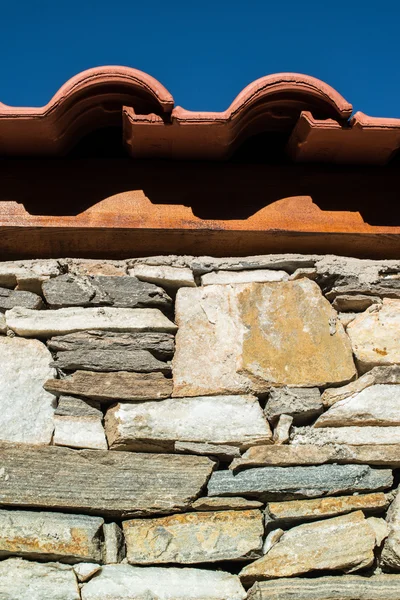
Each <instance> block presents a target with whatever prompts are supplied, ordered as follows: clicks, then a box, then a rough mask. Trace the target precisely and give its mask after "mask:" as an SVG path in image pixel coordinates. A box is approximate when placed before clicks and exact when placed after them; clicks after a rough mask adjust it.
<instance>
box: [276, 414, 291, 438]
mask: <svg viewBox="0 0 400 600" xmlns="http://www.w3.org/2000/svg"><path fill="white" fill-rule="evenodd" d="M292 423H293V417H291V416H289V415H281V416H280V417H279V421H278V423H277V424H276V427H275V429H274V435H273V442H274V444H278V445H282V444H287V443H288V442H289V436H290V428H291V426H292Z"/></svg>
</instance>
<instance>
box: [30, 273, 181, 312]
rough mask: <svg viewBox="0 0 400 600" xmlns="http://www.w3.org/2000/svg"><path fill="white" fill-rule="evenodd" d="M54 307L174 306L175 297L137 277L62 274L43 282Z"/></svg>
mask: <svg viewBox="0 0 400 600" xmlns="http://www.w3.org/2000/svg"><path fill="white" fill-rule="evenodd" d="M42 287H43V294H44V297H45V299H46V301H47V303H48V305H49V306H50V307H51V308H65V307H68V306H115V307H119V308H146V307H157V308H170V307H171V306H172V300H171V298H170V297H169V296H168V294H167V293H166V292H165V290H163V289H162V288H160V287H157V286H156V285H154V284H152V283H147V282H144V281H139V279H137V278H136V277H129V276H127V277H124V276H122V277H107V276H105V277H102V276H95V277H83V276H82V277H79V276H75V275H71V274H68V273H67V274H65V275H60V276H59V277H54V278H53V279H49V280H48V281H45V282H44V283H43V286H42Z"/></svg>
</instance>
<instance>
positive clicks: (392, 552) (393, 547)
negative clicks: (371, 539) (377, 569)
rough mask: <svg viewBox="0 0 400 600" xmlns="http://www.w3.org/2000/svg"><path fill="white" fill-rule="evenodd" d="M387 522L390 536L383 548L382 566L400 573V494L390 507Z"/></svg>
mask: <svg viewBox="0 0 400 600" xmlns="http://www.w3.org/2000/svg"><path fill="white" fill-rule="evenodd" d="M386 521H387V524H388V527H389V535H388V537H387V539H386V541H385V544H384V546H383V550H382V554H381V565H382V566H383V567H385V568H387V569H393V570H395V571H400V495H399V493H398V492H397V494H396V497H395V499H394V500H393V502H392V504H391V505H390V507H389V510H388V512H387V515H386Z"/></svg>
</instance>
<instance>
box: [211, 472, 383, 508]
mask: <svg viewBox="0 0 400 600" xmlns="http://www.w3.org/2000/svg"><path fill="white" fill-rule="evenodd" d="M392 483H393V476H392V472H391V471H390V470H383V469H372V468H371V467H369V466H367V465H322V466H316V467H263V468H255V469H248V470H246V471H240V472H239V473H237V474H236V475H234V474H233V473H232V471H216V472H215V473H213V474H212V476H211V478H210V481H209V482H208V495H209V496H246V497H247V496H249V497H251V498H256V499H257V500H260V501H269V500H281V499H283V500H284V499H287V500H291V499H296V498H315V497H318V496H332V495H336V494H347V493H352V492H369V491H380V490H384V489H388V488H390V487H391V486H392Z"/></svg>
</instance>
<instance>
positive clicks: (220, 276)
mask: <svg viewBox="0 0 400 600" xmlns="http://www.w3.org/2000/svg"><path fill="white" fill-rule="evenodd" d="M287 279H289V275H288V274H287V273H286V271H274V270H273V269H254V270H252V271H212V272H211V273H206V274H205V275H202V277H201V285H214V284H217V285H218V284H219V285H221V284H222V285H225V284H234V283H252V282H254V283H265V282H266V281H286V280H287Z"/></svg>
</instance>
